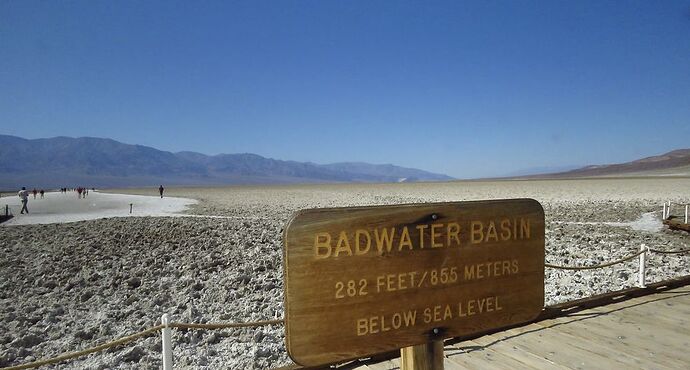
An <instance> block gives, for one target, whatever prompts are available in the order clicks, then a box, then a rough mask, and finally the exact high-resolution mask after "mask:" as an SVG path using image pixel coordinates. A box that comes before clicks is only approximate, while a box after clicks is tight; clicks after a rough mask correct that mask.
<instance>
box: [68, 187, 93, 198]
mask: <svg viewBox="0 0 690 370" xmlns="http://www.w3.org/2000/svg"><path fill="white" fill-rule="evenodd" d="M91 190H96V189H94V188H91ZM68 191H74V192H76V193H77V198H79V199H82V198H86V196H87V195H89V188H85V187H81V186H80V187H78V188H60V193H63V194H67V192H68Z"/></svg>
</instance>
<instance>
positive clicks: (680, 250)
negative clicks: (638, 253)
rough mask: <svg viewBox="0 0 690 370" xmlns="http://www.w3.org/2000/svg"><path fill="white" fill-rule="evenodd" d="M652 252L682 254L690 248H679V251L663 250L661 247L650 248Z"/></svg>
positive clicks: (689, 250)
mask: <svg viewBox="0 0 690 370" xmlns="http://www.w3.org/2000/svg"><path fill="white" fill-rule="evenodd" d="M649 251H650V252H654V253H660V254H680V253H687V252H690V249H679V250H677V251H662V250H660V249H651V248H650V249H649Z"/></svg>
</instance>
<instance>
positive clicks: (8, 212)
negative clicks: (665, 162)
mask: <svg viewBox="0 0 690 370" xmlns="http://www.w3.org/2000/svg"><path fill="white" fill-rule="evenodd" d="M9 215H10V206H9V204H5V216H9ZM685 218H686V219H687V218H688V207H685ZM685 223H686V224H687V223H688V221H685Z"/></svg>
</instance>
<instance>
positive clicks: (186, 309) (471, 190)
mask: <svg viewBox="0 0 690 370" xmlns="http://www.w3.org/2000/svg"><path fill="white" fill-rule="evenodd" d="M107 191H108V192H110V193H126V194H133V195H150V196H154V197H155V196H157V189H155V188H150V189H110V190H107ZM15 196H16V195H15ZM166 197H179V198H189V199H195V200H197V201H198V202H197V203H195V204H192V203H189V204H188V208H187V209H186V211H184V212H183V213H184V215H182V216H175V215H156V216H146V217H138V216H136V215H135V216H128V217H110V218H102V219H95V220H82V221H75V222H63V223H49V224H29V225H20V224H17V225H7V226H0V248H1V251H2V253H1V254H0V367H4V366H9V365H16V364H20V363H25V362H30V361H34V360H37V359H42V358H47V357H52V356H55V355H58V354H61V353H64V352H70V351H76V350H80V349H85V348H89V347H92V346H95V345H98V344H101V343H104V342H106V341H109V340H113V339H116V338H119V337H122V336H125V335H128V334H132V333H135V332H138V331H141V330H143V329H146V328H149V327H151V326H154V325H156V324H158V323H160V316H161V314H163V313H168V314H170V315H171V316H172V320H173V321H177V322H199V323H216V322H245V321H258V320H268V319H274V318H282V317H283V280H282V279H283V270H282V239H281V238H282V230H283V228H284V227H285V225H286V222H287V221H288V219H289V218H290V217H291V215H292V214H293V213H294V212H296V211H297V210H300V209H305V208H319V207H345V206H360V205H383V204H401V203H425V202H446V201H464V200H481V199H505V198H533V199H536V200H538V201H539V202H540V203H541V204H542V206H543V207H544V211H545V215H546V261H547V263H552V264H557V265H594V264H598V263H601V262H605V261H610V260H614V259H618V258H621V257H623V256H627V255H629V254H631V253H634V252H636V251H638V250H639V248H640V245H642V244H645V245H647V246H649V247H650V248H656V249H665V250H673V249H679V248H687V246H688V244H689V243H688V241H689V240H690V236H689V235H688V234H687V233H683V232H674V231H669V230H664V229H663V227H662V225H661V221H660V215H661V208H662V204H663V202H665V201H671V202H673V203H676V204H680V203H688V202H690V178H687V177H686V178H668V177H667V178H661V177H660V178H636V179H587V180H552V181H546V180H543V181H459V182H445V183H417V184H348V185H343V184H333V185H302V186H237V187H217V188H191V187H190V188H173V187H169V188H168V189H167V190H166ZM3 200H4V198H0V205H3V206H4V203H3V202H2V201H3ZM30 204H31V203H30ZM135 207H136V205H135ZM673 211H674V212H673V213H674V214H676V215H679V214H680V213H681V208H680V207H676V208H675V209H674V210H673ZM106 216H107V215H106ZM111 216H112V215H111ZM19 217H21V215H19ZM687 258H688V257H687V255H686V256H683V255H663V256H662V255H655V254H652V255H651V256H649V257H648V282H654V281H661V280H665V279H669V278H673V277H677V276H682V275H687V274H689V273H690V267H688V259H687ZM636 271H637V262H636V261H635V260H633V261H630V262H627V263H625V264H622V265H616V266H614V267H610V268H604V269H598V270H590V271H564V270H553V269H550V268H547V269H546V280H545V290H546V304H547V305H550V304H555V303H559V302H563V301H568V300H573V299H578V298H582V297H587V296H591V295H593V294H598V293H603V292H607V291H614V290H619V289H622V288H626V287H631V286H634V285H635V284H636V282H637V274H636ZM284 339H285V338H284V329H283V327H282V326H280V325H276V326H270V327H263V328H258V329H232V330H215V331H213V330H208V331H204V330H194V331H183V330H174V331H173V342H174V347H175V352H174V353H175V356H174V362H175V365H176V368H201V369H203V368H209V369H224V368H232V369H246V368H260V369H263V368H273V367H278V366H282V365H287V364H290V363H291V361H290V359H289V357H288V356H287V353H286V349H285V344H284ZM160 343H161V340H160V336H159V335H156V336H153V337H150V338H147V339H142V340H138V341H137V342H135V343H133V344H130V345H128V346H126V347H123V348H118V349H112V350H107V351H105V352H101V353H96V354H92V355H89V356H86V357H83V358H81V359H78V360H75V361H71V362H68V363H63V364H60V365H59V366H56V368H57V367H59V368H67V369H83V368H90V369H130V368H137V369H139V368H152V369H157V368H160V367H161V359H160V358H161V344H160Z"/></svg>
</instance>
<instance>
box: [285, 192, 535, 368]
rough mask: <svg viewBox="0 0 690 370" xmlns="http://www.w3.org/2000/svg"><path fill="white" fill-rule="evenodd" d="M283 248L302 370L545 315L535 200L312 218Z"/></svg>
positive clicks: (290, 330) (330, 212) (290, 319)
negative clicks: (541, 314)
mask: <svg viewBox="0 0 690 370" xmlns="http://www.w3.org/2000/svg"><path fill="white" fill-rule="evenodd" d="M284 247H285V248H284V253H285V254H284V263H285V266H284V267H285V276H284V278H285V319H286V320H285V322H286V342H287V348H288V352H289V354H290V357H292V359H293V360H294V361H295V362H296V363H298V364H300V365H303V366H312V365H321V364H327V363H334V362H338V361H343V360H348V359H354V358H361V357H366V356H369V355H372V354H376V353H381V352H386V351H391V350H395V349H398V348H402V347H407V346H411V345H417V344H422V343H425V342H429V341H431V340H438V339H442V338H448V337H456V336H462V335H469V334H472V333H477V332H481V331H486V330H490V329H496V328H500V327H503V326H509V325H514V324H519V323H522V322H527V321H530V320H532V319H534V318H535V317H536V316H537V315H538V314H539V313H540V312H541V310H542V308H543V306H544V211H543V209H542V207H541V205H540V204H539V203H538V202H537V201H535V200H532V199H511V200H490V201H478V202H454V203H437V204H407V205H395V206H376V207H353V208H334V209H310V210H304V211H301V212H298V213H297V214H296V215H295V216H294V217H293V218H292V220H291V221H290V222H289V223H288V226H287V228H286V230H285V235H284Z"/></svg>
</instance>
